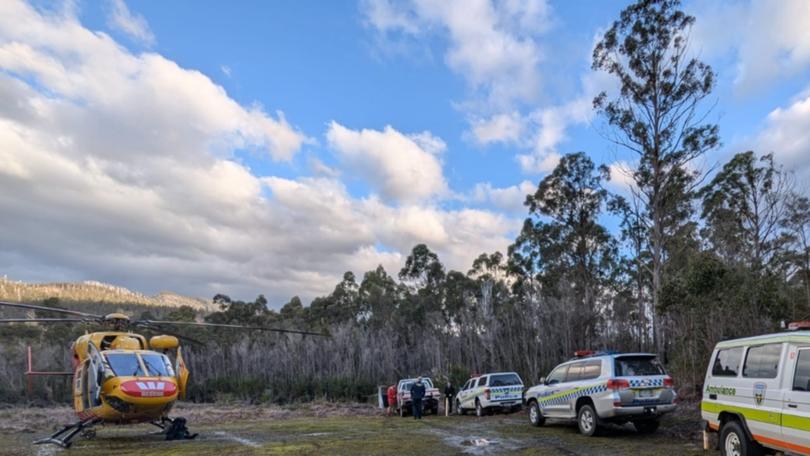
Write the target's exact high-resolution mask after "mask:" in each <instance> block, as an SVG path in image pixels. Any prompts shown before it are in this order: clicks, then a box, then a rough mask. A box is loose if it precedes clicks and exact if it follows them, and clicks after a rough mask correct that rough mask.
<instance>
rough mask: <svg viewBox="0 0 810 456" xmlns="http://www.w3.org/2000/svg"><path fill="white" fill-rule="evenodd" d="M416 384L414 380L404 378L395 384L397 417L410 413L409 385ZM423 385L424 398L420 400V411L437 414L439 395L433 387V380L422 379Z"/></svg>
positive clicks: (437, 390)
mask: <svg viewBox="0 0 810 456" xmlns="http://www.w3.org/2000/svg"><path fill="white" fill-rule="evenodd" d="M414 383H416V379H415V378H404V379H402V380H400V381H399V383H397V411H398V412H399V416H406V415H408V414H409V413H411V385H413V384H414ZM422 383H424V384H425V397H424V399H422V410H424V411H430V413H433V414H434V415H438V414H439V402H441V393H440V392H439V389H438V388H435V387H434V386H433V380H431V379H430V378H428V377H422Z"/></svg>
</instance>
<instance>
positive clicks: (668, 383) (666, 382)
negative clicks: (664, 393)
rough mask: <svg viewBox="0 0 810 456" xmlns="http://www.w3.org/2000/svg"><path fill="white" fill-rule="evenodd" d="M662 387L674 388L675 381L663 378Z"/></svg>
mask: <svg viewBox="0 0 810 456" xmlns="http://www.w3.org/2000/svg"><path fill="white" fill-rule="evenodd" d="M664 386H665V387H667V388H672V387H673V386H675V380H673V379H672V377H664Z"/></svg>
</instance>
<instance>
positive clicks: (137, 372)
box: [105, 353, 146, 377]
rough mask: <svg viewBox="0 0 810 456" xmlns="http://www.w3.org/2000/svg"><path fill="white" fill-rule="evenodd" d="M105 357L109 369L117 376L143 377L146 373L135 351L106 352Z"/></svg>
mask: <svg viewBox="0 0 810 456" xmlns="http://www.w3.org/2000/svg"><path fill="white" fill-rule="evenodd" d="M105 357H106V358H107V363H108V364H109V365H110V369H112V371H113V372H114V373H115V375H116V376H118V377H130V376H134V377H138V376H140V377H143V376H145V375H146V372H144V371H143V367H141V363H140V361H138V355H136V354H135V353H107V354H106V355H105Z"/></svg>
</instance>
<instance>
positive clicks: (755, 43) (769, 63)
mask: <svg viewBox="0 0 810 456" xmlns="http://www.w3.org/2000/svg"><path fill="white" fill-rule="evenodd" d="M692 9H694V11H692V14H694V15H695V16H696V17H697V21H696V23H695V29H694V32H693V38H694V42H693V44H692V47H693V48H694V49H695V50H696V51H697V52H698V53H704V54H705V55H706V56H708V57H720V56H722V57H726V58H729V59H730V60H731V61H732V62H733V63H732V65H733V70H732V71H734V74H735V81H734V82H735V85H736V86H737V89H738V90H740V91H743V92H746V91H751V90H755V89H756V88H758V87H761V86H762V85H763V84H764V83H766V82H768V81H771V80H774V79H779V78H783V77H785V76H789V75H794V74H796V73H798V72H799V71H803V70H805V69H806V68H807V67H808V66H810V34H809V33H808V32H807V31H808V30H809V29H810V2H808V1H806V0H778V1H777V0H748V1H742V2H740V1H730V0H726V1H719V2H698V3H695V4H694V5H693V6H692Z"/></svg>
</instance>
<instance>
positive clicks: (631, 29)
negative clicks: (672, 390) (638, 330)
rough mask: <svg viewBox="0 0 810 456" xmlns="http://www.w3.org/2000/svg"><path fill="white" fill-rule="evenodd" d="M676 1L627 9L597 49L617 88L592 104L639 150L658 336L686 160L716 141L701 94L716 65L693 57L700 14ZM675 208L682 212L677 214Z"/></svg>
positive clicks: (636, 190) (638, 192) (686, 189)
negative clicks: (693, 38)
mask: <svg viewBox="0 0 810 456" xmlns="http://www.w3.org/2000/svg"><path fill="white" fill-rule="evenodd" d="M679 8H680V1H678V0H640V1H638V2H636V3H634V4H632V5H630V6H628V7H627V8H625V9H624V10H623V11H622V12H621V14H620V17H619V19H618V20H617V21H615V22H614V23H613V25H612V26H611V27H610V28H609V29H608V30H607V31H606V32H605V34H604V36H603V37H602V39H601V40H600V41H599V43H597V45H596V47H595V48H594V51H593V64H592V67H593V69H594V70H603V71H606V72H607V73H609V74H611V75H613V76H615V78H616V79H617V80H618V83H619V92H618V94H615V95H613V96H610V97H609V96H608V94H607V93H606V92H602V93H600V94H599V95H598V96H597V97H596V98H595V99H594V101H593V104H594V108H595V109H596V110H597V111H598V113H599V114H601V116H602V117H603V118H604V119H605V120H606V122H607V124H608V125H609V126H611V127H612V130H611V131H610V132H609V133H608V138H609V139H610V140H611V141H612V142H613V143H614V144H617V145H619V146H620V147H622V148H624V149H626V150H628V151H630V152H632V153H634V154H636V155H637V157H638V159H637V164H636V165H635V167H634V169H632V170H631V174H632V177H633V186H632V191H633V196H634V198H636V199H638V200H640V202H641V206H642V207H643V211H641V213H640V214H639V215H641V219H640V220H641V221H642V222H643V224H644V227H645V229H646V230H647V231H648V233H649V251H650V255H651V258H650V263H651V264H650V266H649V268H650V271H649V272H650V280H651V283H650V288H651V290H650V291H651V297H652V309H651V310H652V320H653V337H654V339H655V342H656V346H657V348H658V349H659V351H660V350H661V347H662V345H661V341H660V340H659V339H660V338H659V337H658V317H657V308H658V302H659V299H660V291H661V287H662V278H663V274H664V268H665V262H666V259H667V250H666V249H667V240H668V238H670V237H671V236H673V235H674V234H675V233H677V232H678V231H680V230H681V229H682V228H683V226H682V225H683V224H684V223H685V219H684V217H683V215H684V214H683V213H684V212H687V214H686V215H688V212H689V211H688V207H689V206H688V200H689V198H690V192H691V190H693V189H694V187H695V185H697V177H698V176H697V172H695V171H691V170H690V168H689V164H690V163H691V162H692V161H693V160H695V159H696V158H698V157H700V156H701V155H703V154H704V153H706V151H708V150H710V149H712V148H714V147H716V146H717V145H718V143H719V138H718V128H717V126H716V125H713V124H710V123H705V122H704V120H705V117H706V112H705V111H702V108H703V105H704V103H703V101H704V100H705V99H706V98H707V97H708V96H709V95H710V93H711V91H712V88H713V87H714V84H715V75H714V71H713V70H712V68H711V67H710V66H709V65H707V64H705V63H703V62H701V61H699V60H697V59H695V58H692V57H690V54H689V31H690V29H691V27H692V24H693V23H694V22H695V18H694V17H692V16H689V15H687V14H686V13H684V12H683V11H681V10H680V9H679ZM673 214H678V215H681V216H679V217H673Z"/></svg>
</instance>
